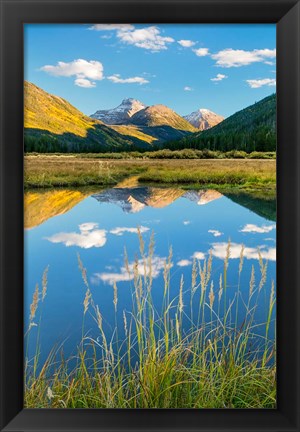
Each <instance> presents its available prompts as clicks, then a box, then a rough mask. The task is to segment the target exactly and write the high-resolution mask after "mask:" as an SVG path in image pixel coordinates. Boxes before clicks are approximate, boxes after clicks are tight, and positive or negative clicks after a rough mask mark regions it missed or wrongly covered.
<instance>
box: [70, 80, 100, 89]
mask: <svg viewBox="0 0 300 432" xmlns="http://www.w3.org/2000/svg"><path fill="white" fill-rule="evenodd" d="M74 83H75V85H77V86H78V87H84V88H93V87H96V83H95V81H90V80H88V79H86V78H76V80H75V81H74Z"/></svg>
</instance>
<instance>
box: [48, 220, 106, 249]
mask: <svg viewBox="0 0 300 432" xmlns="http://www.w3.org/2000/svg"><path fill="white" fill-rule="evenodd" d="M97 228H98V224H96V223H94V222H87V223H84V224H81V225H79V231H80V233H76V232H69V233H67V232H61V233H58V234H54V235H53V236H51V237H46V240H49V241H50V242H51V243H63V244H64V245H65V246H67V247H69V246H78V247H80V248H83V249H90V248H92V247H103V246H104V245H105V243H106V231H105V230H99V229H97Z"/></svg>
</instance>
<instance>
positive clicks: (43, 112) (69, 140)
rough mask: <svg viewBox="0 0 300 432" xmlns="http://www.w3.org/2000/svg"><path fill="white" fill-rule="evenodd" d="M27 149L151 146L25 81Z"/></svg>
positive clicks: (62, 149) (85, 149)
mask: <svg viewBox="0 0 300 432" xmlns="http://www.w3.org/2000/svg"><path fill="white" fill-rule="evenodd" d="M24 128H25V151H38V152H53V151H63V152H64V151H74V152H76V151H81V152H83V151H105V150H107V149H110V150H111V149H116V150H124V149H129V148H130V149H133V148H135V147H143V146H145V147H148V144H147V142H146V141H144V140H140V139H138V138H136V137H133V136H129V135H121V134H120V133H118V132H117V131H115V130H113V129H112V128H110V127H109V126H106V125H104V124H103V123H102V122H100V121H99V120H93V119H91V118H90V117H88V116H86V115H84V114H83V113H81V112H80V111H79V110H77V109H76V108H74V107H73V106H72V105H71V104H70V103H69V102H67V101H66V100H64V99H62V98H60V97H58V96H53V95H51V94H49V93H47V92H45V91H44V90H42V89H41V88H39V87H37V86H36V85H34V84H31V83H29V82H25V85H24Z"/></svg>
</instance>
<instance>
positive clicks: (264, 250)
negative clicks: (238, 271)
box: [212, 242, 276, 261]
mask: <svg viewBox="0 0 300 432" xmlns="http://www.w3.org/2000/svg"><path fill="white" fill-rule="evenodd" d="M227 246H228V243H227V242H220V243H213V244H212V254H213V256H215V257H217V258H220V259H225V257H226V255H227ZM241 249H242V244H239V243H231V245H230V259H239V258H240V253H241ZM258 250H260V254H261V256H262V258H263V259H268V260H270V261H276V248H274V247H267V246H265V245H260V246H257V248H254V247H245V249H244V257H245V258H247V259H259V255H258Z"/></svg>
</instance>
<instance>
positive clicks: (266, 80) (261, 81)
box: [246, 78, 276, 88]
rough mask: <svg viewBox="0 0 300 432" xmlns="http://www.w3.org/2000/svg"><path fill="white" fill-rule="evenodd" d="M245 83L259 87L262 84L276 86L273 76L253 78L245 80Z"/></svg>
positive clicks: (252, 86)
mask: <svg viewBox="0 0 300 432" xmlns="http://www.w3.org/2000/svg"><path fill="white" fill-rule="evenodd" d="M246 82H247V84H249V86H250V87H251V88H260V87H262V86H268V87H273V86H276V79H275V78H264V79H254V80H246Z"/></svg>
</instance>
